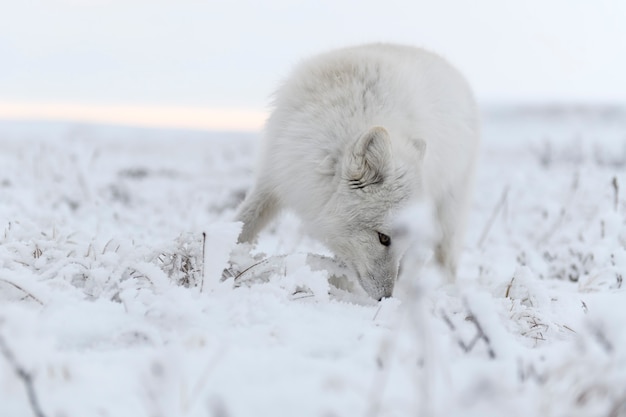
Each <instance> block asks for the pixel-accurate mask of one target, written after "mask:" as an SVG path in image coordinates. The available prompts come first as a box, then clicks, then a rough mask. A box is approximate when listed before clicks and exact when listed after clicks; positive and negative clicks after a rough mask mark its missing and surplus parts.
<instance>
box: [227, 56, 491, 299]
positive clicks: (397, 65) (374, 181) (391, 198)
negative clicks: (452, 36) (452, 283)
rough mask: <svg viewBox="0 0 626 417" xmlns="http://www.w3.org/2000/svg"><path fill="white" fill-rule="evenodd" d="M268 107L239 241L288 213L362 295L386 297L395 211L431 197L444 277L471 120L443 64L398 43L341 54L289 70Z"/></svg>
mask: <svg viewBox="0 0 626 417" xmlns="http://www.w3.org/2000/svg"><path fill="white" fill-rule="evenodd" d="M274 104H275V109H274V111H273V113H272V115H271V117H270V118H269V120H268V122H267V125H266V130H265V147H264V150H263V154H262V158H261V166H260V170H259V172H258V176H257V181H256V185H255V187H254V188H253V190H252V191H251V192H250V193H249V194H248V196H247V198H246V200H245V201H244V202H243V204H242V206H241V207H240V209H239V212H238V215H237V219H238V220H240V221H242V222H243V223H244V226H243V230H242V233H241V235H240V238H239V240H240V241H241V242H248V241H252V240H254V239H255V238H256V236H257V234H258V232H259V231H260V229H261V228H263V227H264V226H265V224H267V222H268V221H269V220H271V219H272V218H273V217H274V216H275V214H276V213H277V212H278V211H279V209H281V208H289V209H292V210H294V211H295V212H296V213H297V214H298V215H299V216H300V217H301V218H302V221H303V223H304V225H305V227H306V229H307V230H308V232H309V233H310V234H311V235H313V236H314V237H316V238H318V239H320V240H321V241H323V242H324V243H325V244H326V245H327V246H328V247H329V248H330V249H331V250H333V251H334V252H335V254H336V255H337V256H338V258H340V259H341V260H343V261H345V262H346V263H347V264H348V265H350V266H351V267H352V268H353V269H354V270H355V271H356V272H357V275H358V276H359V280H360V282H361V285H362V286H363V288H364V289H365V290H366V291H367V292H368V294H370V296H372V297H373V298H375V299H380V298H382V297H389V296H391V294H392V291H393V286H394V282H395V280H396V278H397V274H398V265H399V260H400V257H401V255H402V252H403V250H404V248H400V247H398V246H399V245H394V236H393V234H392V227H391V225H392V222H393V216H394V215H395V214H396V213H397V211H398V210H399V209H400V208H401V207H402V206H405V205H406V204H407V203H408V202H409V201H410V200H411V199H431V200H432V202H433V203H434V204H435V207H436V212H437V216H436V217H437V219H436V221H437V222H438V224H439V226H440V229H441V240H440V242H439V244H438V245H437V247H436V248H435V250H436V255H437V260H438V261H439V263H440V264H441V265H442V266H443V267H444V268H445V270H446V271H447V272H448V274H449V276H450V277H454V275H455V274H456V265H457V259H458V256H459V251H460V246H461V241H462V235H463V229H464V225H465V220H466V217H467V211H468V200H469V198H470V189H471V181H472V177H473V171H474V164H475V158H476V154H477V148H478V144H479V127H478V115H477V108H476V105H475V102H474V99H473V97H472V93H471V91H470V89H469V87H468V85H467V83H466V81H465V80H464V79H463V77H462V76H461V75H460V74H459V73H458V72H457V71H456V70H455V69H454V68H453V67H452V66H450V65H449V64H448V63H447V62H446V61H445V60H443V59H442V58H440V57H439V56H437V55H435V54H432V53H430V52H427V51H424V50H422V49H417V48H412V47H408V46H399V45H387V44H375V45H364V46H358V47H353V48H347V49H340V50H336V51H332V52H329V53H326V54H322V55H319V56H316V57H313V58H311V59H309V60H307V61H305V62H303V63H302V64H301V65H299V66H298V67H297V68H296V69H295V71H294V72H293V74H292V75H291V76H290V77H289V78H288V79H287V80H286V81H285V82H284V84H283V85H282V86H281V87H280V88H279V89H278V91H277V93H276V96H275V103H274ZM378 233H383V234H385V235H389V236H390V237H391V244H390V245H389V246H384V245H382V244H381V242H380V239H379V235H378Z"/></svg>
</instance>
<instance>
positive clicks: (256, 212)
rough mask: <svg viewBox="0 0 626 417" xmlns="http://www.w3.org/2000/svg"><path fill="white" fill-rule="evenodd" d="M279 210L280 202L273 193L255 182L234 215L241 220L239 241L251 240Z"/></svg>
mask: <svg viewBox="0 0 626 417" xmlns="http://www.w3.org/2000/svg"><path fill="white" fill-rule="evenodd" d="M279 210H280V204H279V202H278V198H276V196H275V195H274V193H273V192H272V191H270V190H269V189H268V188H267V187H265V186H263V185H261V184H260V183H257V185H256V186H255V187H254V188H253V189H252V190H251V191H250V193H249V194H248V195H247V196H246V199H245V200H244V201H243V203H242V204H241V206H239V210H238V211H237V215H236V217H235V220H237V221H240V222H243V228H242V230H241V234H240V235H239V243H243V242H253V241H254V240H255V239H256V237H257V235H258V234H259V232H260V231H261V229H263V228H264V227H265V226H266V225H267V224H268V223H269V222H270V220H272V219H273V218H274V217H275V216H276V213H278V211H279Z"/></svg>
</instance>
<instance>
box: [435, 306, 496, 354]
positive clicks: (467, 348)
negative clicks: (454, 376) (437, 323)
mask: <svg viewBox="0 0 626 417" xmlns="http://www.w3.org/2000/svg"><path fill="white" fill-rule="evenodd" d="M466 308H467V312H468V316H467V318H466V320H467V321H470V322H472V323H473V324H474V327H475V328H476V334H475V335H474V338H473V339H472V340H470V341H469V342H465V340H463V339H462V338H461V337H460V336H458V334H457V338H456V339H457V344H458V345H459V347H460V348H461V349H462V350H463V352H465V353H469V352H471V351H472V350H473V349H474V347H475V346H476V343H478V342H479V341H481V340H482V341H483V342H485V346H486V347H487V354H488V355H489V358H490V359H495V357H496V353H495V351H494V350H493V347H492V346H491V341H490V340H489V336H487V334H486V333H485V332H484V331H483V328H482V326H481V325H480V322H479V321H478V319H477V318H476V316H475V315H474V313H472V311H471V310H470V309H469V307H466ZM441 317H442V318H443V321H444V322H445V323H446V325H447V326H448V328H450V330H451V331H453V332H455V333H456V326H455V325H454V323H453V322H452V320H450V317H448V315H447V314H446V312H445V311H443V310H442V311H441Z"/></svg>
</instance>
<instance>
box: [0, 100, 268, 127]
mask: <svg viewBox="0 0 626 417" xmlns="http://www.w3.org/2000/svg"><path fill="white" fill-rule="evenodd" d="M267 115H268V113H267V112H264V111H262V110H255V109H241V108H209V107H191V106H163V105H126V104H123V105H110V104H109V105H106V104H84V103H67V102H66V103H61V102H57V103H33V102H30V103H24V102H2V101H0V119H2V120H9V121H11V120H13V121H33V122H39V121H41V122H48V121H51V122H71V123H93V124H107V125H125V126H136V127H149V128H171V129H192V130H222V131H250V132H253V131H259V130H261V129H262V127H263V124H264V123H265V119H266V118H267Z"/></svg>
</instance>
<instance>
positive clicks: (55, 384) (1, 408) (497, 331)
mask: <svg viewBox="0 0 626 417" xmlns="http://www.w3.org/2000/svg"><path fill="white" fill-rule="evenodd" d="M257 149H258V135H254V134H234V133H224V134H220V133H198V132H181V131H165V130H161V131H156V130H146V129H143V130H142V129H130V128H113V127H98V126H84V125H83V126H81V125H69V124H32V123H15V122H2V123H0V416H3V417H4V416H11V417H14V416H15V417H20V416H32V415H36V416H47V417H52V416H59V417H61V416H68V417H72V416H122V417H123V416H128V417H141V416H146V417H155V416H164V417H171V416H214V417H227V416H230V417H240V416H241V417H245V416H289V417H292V416H319V417H334V416H337V417H339V416H368V417H370V416H371V417H374V416H381V417H382V416H390V417H391V416H416V415H422V416H480V417H485V416H502V415H507V416H543V417H547V416H568V417H569V416H611V417H617V416H626V331H625V330H624V329H626V283H623V280H624V278H625V277H626V250H625V246H626V113H624V112H623V111H622V112H620V111H614V110H611V109H608V110H607V109H605V110H604V111H600V110H598V109H594V110H593V111H592V110H589V109H578V110H576V111H569V112H563V111H562V110H560V109H559V108H553V109H549V108H548V109H545V108H544V109H542V110H541V111H538V110H532V109H530V110H529V109H526V110H520V109H517V110H512V109H505V110H502V109H500V110H493V109H492V111H489V112H487V113H486V115H485V123H484V143H483V152H482V160H481V164H480V169H479V173H478V178H477V181H476V198H475V203H474V205H473V209H472V213H471V221H470V226H469V230H468V235H467V241H466V250H465V252H464V256H463V259H462V263H461V267H460V273H459V275H460V276H459V280H458V283H457V284H456V285H454V286H449V285H442V284H440V283H439V279H438V276H437V274H436V270H435V269H434V268H431V267H429V266H428V265H426V266H425V267H421V266H420V265H419V264H418V263H417V262H411V261H410V260H409V261H408V262H407V265H408V267H406V268H405V269H404V270H403V275H402V277H401V280H400V282H399V285H398V288H397V293H398V297H397V298H392V299H387V300H384V301H382V302H381V303H376V302H373V301H371V300H369V299H367V297H365V296H364V295H363V293H362V291H359V289H358V288H355V289H354V290H353V291H352V292H350V291H346V289H345V288H344V289H337V288H335V287H334V286H333V285H330V284H329V283H328V279H327V278H328V274H327V273H326V272H324V271H323V270H321V271H320V270H312V269H311V267H310V266H309V265H308V264H307V261H306V256H307V254H313V255H314V257H315V256H317V257H318V258H319V255H322V256H327V255H329V253H328V252H327V251H326V250H325V249H324V248H323V247H321V246H320V245H319V244H318V243H316V242H314V241H312V240H310V239H308V238H306V237H303V236H302V235H301V233H300V230H299V223H298V220H297V218H296V217H294V216H292V215H289V214H287V215H285V216H283V217H282V218H281V219H280V220H279V221H277V222H276V223H274V224H273V225H272V227H270V228H269V229H268V230H267V231H265V232H264V233H263V235H262V236H261V239H260V242H259V245H258V247H257V248H256V249H254V250H253V252H252V255H248V252H247V249H249V248H238V249H237V250H236V251H235V253H234V254H233V256H232V260H233V262H235V264H236V265H235V266H236V269H238V270H242V269H244V268H246V267H247V266H250V265H253V264H254V263H255V261H254V260H253V258H252V256H256V259H257V260H262V259H269V262H266V263H259V264H258V265H256V266H253V267H252V268H251V269H250V270H249V271H248V272H247V273H246V274H247V275H251V276H254V275H255V274H256V275H258V276H257V278H259V276H261V275H263V276H264V277H266V278H268V279H266V280H263V279H257V280H256V281H255V280H250V281H252V282H248V283H247V284H244V285H238V286H234V285H233V284H234V282H233V279H232V278H231V279H229V280H226V281H224V282H221V281H220V277H221V276H222V271H223V269H224V268H225V267H227V266H228V262H229V257H230V253H231V250H232V249H233V248H234V246H235V245H234V242H235V240H236V235H237V232H238V225H237V224H234V223H232V222H231V221H230V219H231V217H232V214H233V212H234V209H235V207H236V206H237V204H238V203H239V202H240V201H241V199H242V198H243V196H244V194H245V192H246V190H247V189H248V187H249V186H250V185H251V183H252V179H253V166H254V161H255V154H256V151H257ZM203 233H204V234H203ZM283 254H286V255H287V256H286V257H280V256H279V255H283ZM255 271H257V272H256V273H255ZM259 271H263V273H261V272H259ZM261 278H262V277H261ZM238 281H241V278H240V279H238ZM344 284H345V283H344Z"/></svg>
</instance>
